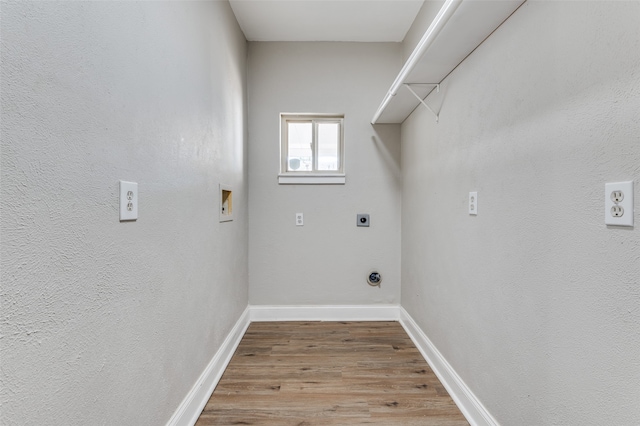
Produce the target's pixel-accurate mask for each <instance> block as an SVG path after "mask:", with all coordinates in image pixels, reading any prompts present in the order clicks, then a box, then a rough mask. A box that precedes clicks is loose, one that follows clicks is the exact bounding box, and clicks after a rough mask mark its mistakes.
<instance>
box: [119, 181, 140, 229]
mask: <svg viewBox="0 0 640 426" xmlns="http://www.w3.org/2000/svg"><path fill="white" fill-rule="evenodd" d="M137 219H138V184H137V183H136V182H126V181H124V180H121V181H120V220H121V221H124V220H137Z"/></svg>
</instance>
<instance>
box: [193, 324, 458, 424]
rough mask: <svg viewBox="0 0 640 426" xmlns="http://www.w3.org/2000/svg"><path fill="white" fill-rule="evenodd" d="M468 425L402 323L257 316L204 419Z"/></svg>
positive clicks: (217, 421) (221, 421)
mask: <svg viewBox="0 0 640 426" xmlns="http://www.w3.org/2000/svg"><path fill="white" fill-rule="evenodd" d="M238 424H242V425H278V426H281V425H282V426H286V425H299V426H301V425H305V426H306V425H323V426H325V425H359V424H369V425H372V424H373V425H438V426H452V425H456V426H457V425H468V423H467V421H466V420H465V418H464V416H463V415H462V413H460V410H459V409H458V407H456V405H455V404H454V402H453V400H452V399H451V397H450V396H449V394H448V393H447V391H446V390H445V389H444V387H443V386H442V384H441V383H440V381H439V380H438V378H437V377H436V375H435V374H434V373H433V371H431V369H430V368H429V365H428V364H427V363H426V362H425V360H424V359H423V358H422V356H421V355H420V352H418V349H417V348H416V347H415V346H414V345H413V342H412V341H411V339H410V338H409V336H408V335H407V334H406V333H405V331H404V329H403V328H402V326H401V325H400V324H399V323H397V322H269V323H252V324H251V325H250V326H249V328H248V330H247V332H246V334H245V336H244V337H243V339H242V341H241V342H240V345H239V346H238V349H237V350H236V353H235V354H234V356H233V358H232V359H231V362H230V363H229V366H228V367H227V369H226V371H225V373H224V375H223V376H222V378H221V380H220V382H219V383H218V386H217V387H216V389H215V391H214V393H213V395H212V396H211V399H209V402H207V405H206V406H205V408H204V410H203V411H202V414H201V415H200V418H199V419H198V422H197V423H196V425H199V426H203V425H238Z"/></svg>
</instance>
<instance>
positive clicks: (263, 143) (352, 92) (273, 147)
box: [248, 42, 402, 305]
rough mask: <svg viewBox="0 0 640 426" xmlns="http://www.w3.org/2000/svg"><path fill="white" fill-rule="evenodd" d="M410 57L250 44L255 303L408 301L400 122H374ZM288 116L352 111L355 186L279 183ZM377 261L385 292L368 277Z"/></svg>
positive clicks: (370, 47) (396, 47) (377, 47)
mask: <svg viewBox="0 0 640 426" xmlns="http://www.w3.org/2000/svg"><path fill="white" fill-rule="evenodd" d="M401 55H402V51H401V46H400V44H398V43H389V44H385V43H277V42H275V43H260V42H252V43H249V79H248V81H249V87H248V93H249V169H250V173H249V192H250V196H249V198H250V223H249V230H250V232H249V234H250V238H249V281H250V285H249V288H250V291H249V293H250V297H249V299H250V303H251V304H257V305H263V304H276V305H292V304H305V305H307V304H312V305H313V304H321V305H326V304H339V305H344V304H373V303H399V301H400V300H399V299H400V192H401V188H400V126H398V125H388V126H376V127H375V128H374V127H373V126H371V124H370V120H371V117H372V116H373V113H374V112H375V110H376V108H377V107H378V104H379V103H380V101H381V100H382V97H383V95H384V93H386V90H388V88H389V86H390V85H391V83H392V81H393V79H394V78H395V75H396V73H397V72H398V70H399V69H400V67H401V65H402V58H401ZM281 112H318V113H344V115H345V124H344V126H345V127H344V129H345V131H344V135H345V144H346V154H345V157H346V163H345V169H346V173H347V183H346V185H278V181H277V176H278V172H279V164H280V147H279V143H280V142H279V133H280V127H279V126H280V118H279V114H280V113H281ZM296 212H302V213H304V227H296V226H295V220H294V219H295V213H296ZM357 213H369V214H370V215H371V227H370V228H357V227H356V214H357ZM374 267H375V268H378V269H379V270H380V272H381V273H382V275H383V280H384V282H383V283H382V287H381V288H377V287H370V286H369V285H368V284H367V283H366V275H367V273H368V272H369V270H370V269H371V268H374Z"/></svg>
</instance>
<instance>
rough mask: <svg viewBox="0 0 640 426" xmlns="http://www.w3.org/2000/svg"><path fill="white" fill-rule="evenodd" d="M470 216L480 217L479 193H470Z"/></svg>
mask: <svg viewBox="0 0 640 426" xmlns="http://www.w3.org/2000/svg"><path fill="white" fill-rule="evenodd" d="M469 214H470V215H474V216H477V215H478V193H477V192H470V193H469Z"/></svg>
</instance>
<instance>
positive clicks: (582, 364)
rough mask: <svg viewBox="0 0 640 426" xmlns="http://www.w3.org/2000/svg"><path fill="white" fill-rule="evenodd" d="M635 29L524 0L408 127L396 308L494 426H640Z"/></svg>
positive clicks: (618, 7) (600, 13) (638, 37)
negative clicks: (616, 199) (620, 223)
mask: <svg viewBox="0 0 640 426" xmlns="http://www.w3.org/2000/svg"><path fill="white" fill-rule="evenodd" d="M639 23H640V3H639V2H619V1H616V2H542V1H540V2H539V1H529V2H528V3H526V4H525V5H524V6H523V7H522V8H521V9H520V10H518V11H517V12H516V13H515V15H513V16H512V18H511V19H510V20H509V21H507V22H506V23H505V24H504V25H503V26H502V27H501V28H500V29H499V30H498V31H497V32H496V33H494V34H493V35H492V36H491V37H490V38H489V39H488V40H487V41H486V42H485V44H483V45H482V46H481V47H480V48H479V49H478V50H477V51H475V52H474V53H473V54H472V55H471V56H470V57H469V58H468V59H467V60H466V62H464V63H463V64H462V65H461V66H460V67H459V68H458V69H456V71H455V72H454V73H453V74H451V75H450V77H449V78H448V79H447V80H446V83H445V84H444V86H443V95H442V97H441V98H440V99H437V98H435V97H434V98H431V99H429V102H430V103H432V104H433V105H434V106H437V105H439V103H440V102H442V110H441V114H440V124H436V123H435V122H434V119H433V116H432V115H431V113H429V112H428V111H426V110H425V109H424V108H419V109H418V110H416V111H415V112H414V114H413V115H412V116H411V117H410V118H409V119H408V120H407V121H406V122H405V123H404V125H403V127H402V167H403V168H402V175H403V185H404V186H403V206H402V219H403V222H402V305H403V306H404V307H405V308H406V309H407V310H408V311H409V313H410V314H411V315H412V316H413V317H414V318H415V319H416V321H417V322H418V324H419V325H420V326H421V327H422V328H423V330H424V331H425V332H426V334H427V335H428V336H429V337H430V338H431V339H432V341H433V342H434V343H435V345H436V346H437V347H438V349H439V350H440V351H441V352H442V353H443V355H444V356H445V357H446V358H447V359H448V360H449V362H450V363H451V364H452V366H453V367H454V368H455V369H456V371H457V372H458V373H459V374H460V375H461V377H462V378H463V379H464V380H465V382H466V383H467V384H468V385H469V386H470V387H471V389H472V390H473V391H474V392H475V393H476V395H477V396H478V397H479V398H480V400H481V401H482V402H483V403H484V404H485V405H486V406H487V408H488V409H489V411H490V412H491V413H492V414H493V415H494V416H495V417H496V419H497V420H498V421H499V422H501V424H504V425H543V424H545V425H551V424H557V425H604V424H607V425H637V424H640V404H639V403H638V401H640V364H639V363H638V359H640V215H639V214H638V210H640V120H639V117H640V25H639ZM631 179H633V180H634V181H635V184H636V186H635V197H636V214H635V223H636V227H635V228H633V229H621V228H607V227H606V226H605V225H604V184H605V182H617V181H621V180H631ZM469 191H478V192H479V194H478V199H479V214H478V216H477V217H472V216H469V215H468V214H467V199H468V193H469Z"/></svg>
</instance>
